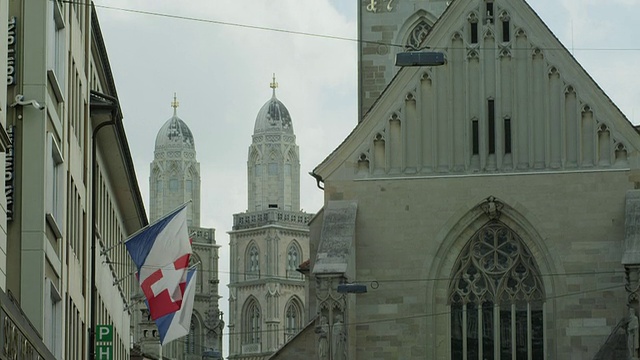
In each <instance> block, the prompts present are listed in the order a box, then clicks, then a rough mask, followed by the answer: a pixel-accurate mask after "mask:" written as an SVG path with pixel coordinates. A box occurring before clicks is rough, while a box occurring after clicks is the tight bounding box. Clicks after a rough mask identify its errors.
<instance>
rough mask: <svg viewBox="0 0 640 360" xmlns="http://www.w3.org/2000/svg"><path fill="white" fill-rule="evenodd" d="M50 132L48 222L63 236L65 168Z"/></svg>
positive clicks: (60, 153)
mask: <svg viewBox="0 0 640 360" xmlns="http://www.w3.org/2000/svg"><path fill="white" fill-rule="evenodd" d="M48 134H49V139H48V142H49V143H48V147H49V154H50V158H49V163H48V165H47V186H48V188H47V217H46V218H47V223H48V224H49V226H51V229H52V230H53V232H54V233H55V234H56V236H57V237H58V238H61V237H62V233H61V229H62V228H61V225H62V224H64V218H63V214H64V209H63V208H62V206H63V204H64V199H63V196H64V194H65V192H64V177H63V176H64V171H63V170H64V169H63V166H62V165H63V163H64V159H63V158H62V152H61V151H60V148H59V147H58V143H57V141H56V140H55V139H54V137H53V134H52V133H48Z"/></svg>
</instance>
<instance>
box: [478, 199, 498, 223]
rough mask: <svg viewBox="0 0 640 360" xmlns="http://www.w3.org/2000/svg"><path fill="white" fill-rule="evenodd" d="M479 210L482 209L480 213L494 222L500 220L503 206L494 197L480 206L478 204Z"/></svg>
mask: <svg viewBox="0 0 640 360" xmlns="http://www.w3.org/2000/svg"><path fill="white" fill-rule="evenodd" d="M480 208H482V211H484V213H485V214H486V215H487V217H488V218H489V219H491V220H494V219H498V218H500V215H501V212H502V208H504V204H503V203H502V202H501V201H499V200H497V199H496V198H495V197H494V196H489V197H488V198H487V199H486V200H485V201H484V202H483V203H482V204H480Z"/></svg>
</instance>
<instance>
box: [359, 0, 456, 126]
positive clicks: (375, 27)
mask: <svg viewBox="0 0 640 360" xmlns="http://www.w3.org/2000/svg"><path fill="white" fill-rule="evenodd" d="M449 2H450V1H449V0H408V1H407V0H402V1H395V0H377V1H362V2H361V3H360V6H359V7H358V37H359V39H360V40H361V41H360V46H359V48H358V88H359V89H360V90H359V95H358V97H359V98H358V104H359V116H358V119H359V120H358V121H360V120H361V119H362V117H363V116H364V114H365V113H366V112H367V111H368V110H369V109H370V108H371V106H372V105H373V103H374V102H375V101H376V99H377V98H378V97H379V96H380V94H382V91H383V90H384V89H385V88H386V87H387V85H388V84H389V82H390V81H391V79H393V77H394V76H395V74H396V73H397V72H398V70H399V69H400V68H399V67H397V66H395V62H396V54H397V53H399V52H402V51H406V50H408V48H407V45H409V46H412V47H413V48H422V47H424V46H428V45H429V44H426V43H425V42H424V39H425V37H426V34H427V33H428V32H429V30H430V29H431V27H433V24H434V23H435V22H436V20H437V19H438V17H440V14H442V12H443V11H444V10H445V9H446V8H447V4H448V3H449Z"/></svg>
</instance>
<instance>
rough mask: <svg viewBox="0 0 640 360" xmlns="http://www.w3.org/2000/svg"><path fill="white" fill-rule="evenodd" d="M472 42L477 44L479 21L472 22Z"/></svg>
mask: <svg viewBox="0 0 640 360" xmlns="http://www.w3.org/2000/svg"><path fill="white" fill-rule="evenodd" d="M470 25H471V43H472V44H477V43H478V23H477V22H474V23H471V24H470Z"/></svg>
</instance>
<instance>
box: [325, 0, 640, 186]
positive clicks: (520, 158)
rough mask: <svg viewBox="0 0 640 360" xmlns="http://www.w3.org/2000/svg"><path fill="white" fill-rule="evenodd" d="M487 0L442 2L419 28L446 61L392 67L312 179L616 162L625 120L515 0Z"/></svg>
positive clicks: (632, 138)
mask: <svg viewBox="0 0 640 360" xmlns="http://www.w3.org/2000/svg"><path fill="white" fill-rule="evenodd" d="M493 3H494V7H495V8H494V14H493V18H492V19H487V18H486V16H485V15H484V14H485V11H484V8H483V6H484V4H485V2H484V1H481V0H456V1H454V2H453V3H452V4H451V5H450V6H449V8H448V9H447V11H445V12H444V13H443V15H442V16H441V17H440V19H438V21H437V22H436V23H435V24H434V26H433V28H432V30H431V32H430V33H429V35H428V36H427V43H428V44H430V45H431V47H432V48H433V50H436V51H442V52H444V53H445V55H446V57H447V64H445V65H444V66H442V67H437V68H424V67H412V68H406V69H401V70H400V71H398V73H397V74H396V76H395V77H394V79H393V80H392V81H391V82H390V84H389V85H388V86H387V88H386V89H385V91H384V92H383V93H382V94H381V96H380V97H379V98H378V100H377V101H376V102H375V104H374V105H373V106H372V108H371V109H370V110H369V112H367V114H366V115H365V116H364V118H363V120H362V122H360V123H359V124H358V125H357V126H356V128H354V130H353V131H352V133H351V134H349V136H348V137H347V138H346V139H345V140H344V141H343V143H342V144H341V145H339V147H338V148H337V149H336V150H335V151H334V152H332V153H331V154H330V155H329V156H328V157H327V158H326V159H325V160H324V161H323V162H322V163H321V164H320V165H318V166H317V167H316V168H315V169H314V171H313V175H314V176H319V177H321V178H323V179H326V178H327V177H328V176H331V175H332V174H334V173H335V172H336V171H337V170H339V169H341V168H342V169H343V170H344V171H343V172H342V173H341V174H340V175H338V176H340V177H347V178H350V177H353V176H354V175H355V176H356V177H372V176H375V177H380V176H381V175H385V176H386V175H391V176H394V175H399V174H403V175H407V174H427V175H439V174H451V173H455V174H466V173H482V172H492V173H494V172H513V171H538V170H541V169H544V170H572V169H593V168H599V167H601V168H628V167H629V164H630V159H631V158H635V157H636V156H637V153H638V149H639V148H640V137H638V135H637V131H636V129H635V128H634V127H633V125H632V124H631V123H630V122H629V120H628V119H627V118H626V117H625V116H624V114H622V112H621V111H620V110H619V109H618V108H617V107H616V106H615V104H613V102H612V101H611V99H610V98H609V97H608V96H607V95H606V94H605V93H604V91H603V90H602V89H601V88H600V87H599V86H598V85H597V84H596V83H595V81H594V80H593V79H592V78H591V76H589V74H588V73H587V72H586V71H585V70H584V68H582V66H580V64H579V63H578V62H577V61H576V59H575V58H574V57H573V56H572V55H571V54H570V52H569V51H568V50H567V49H566V48H565V47H564V46H563V45H562V43H561V42H560V41H559V40H558V38H557V37H556V36H555V35H554V34H553V33H552V32H551V30H550V29H549V28H548V27H547V25H546V24H545V23H544V22H543V21H542V19H541V18H540V17H539V16H538V15H537V14H536V13H535V11H534V10H533V9H532V8H531V7H530V6H529V5H528V4H527V3H526V2H525V1H523V0H508V1H507V0H494V1H493ZM474 22H475V24H476V25H472V24H473V23H474ZM503 23H505V24H503ZM473 26H476V27H477V28H476V30H475V33H476V34H477V35H476V38H475V39H473V35H472V27H473ZM505 29H508V34H507V35H506V37H503V36H505V35H504V34H502V32H503V31H505Z"/></svg>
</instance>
